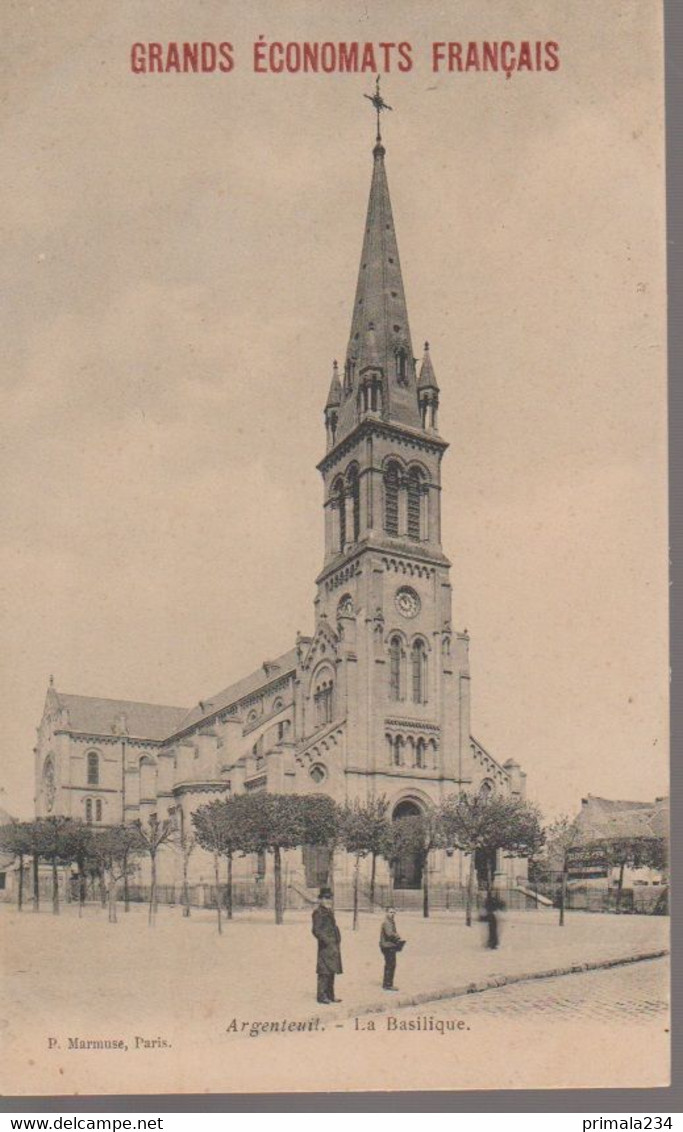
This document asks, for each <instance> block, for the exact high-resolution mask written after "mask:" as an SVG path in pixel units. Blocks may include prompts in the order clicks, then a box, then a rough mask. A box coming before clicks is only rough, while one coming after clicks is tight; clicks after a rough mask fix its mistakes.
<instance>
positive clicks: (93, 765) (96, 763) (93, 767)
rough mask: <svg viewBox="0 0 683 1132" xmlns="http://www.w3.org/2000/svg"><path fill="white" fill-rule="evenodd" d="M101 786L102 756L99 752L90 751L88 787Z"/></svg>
mask: <svg viewBox="0 0 683 1132" xmlns="http://www.w3.org/2000/svg"><path fill="white" fill-rule="evenodd" d="M99 784H100V756H99V755H98V753H97V751H88V786H99Z"/></svg>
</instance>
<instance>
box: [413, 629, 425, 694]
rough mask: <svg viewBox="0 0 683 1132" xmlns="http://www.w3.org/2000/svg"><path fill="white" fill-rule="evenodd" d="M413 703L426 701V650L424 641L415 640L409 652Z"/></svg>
mask: <svg viewBox="0 0 683 1132" xmlns="http://www.w3.org/2000/svg"><path fill="white" fill-rule="evenodd" d="M410 666H411V671H412V682H413V703H415V704H426V703H427V650H426V649H425V645H424V641H415V642H414V643H413V647H412V649H411V653H410Z"/></svg>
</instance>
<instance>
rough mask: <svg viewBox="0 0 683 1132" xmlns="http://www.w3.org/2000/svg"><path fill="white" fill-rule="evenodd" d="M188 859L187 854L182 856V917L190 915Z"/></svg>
mask: <svg viewBox="0 0 683 1132" xmlns="http://www.w3.org/2000/svg"><path fill="white" fill-rule="evenodd" d="M189 864H190V858H189V857H188V855H187V853H184V854H183V916H189V915H190V886H189V884H188V883H187V870H188V868H189Z"/></svg>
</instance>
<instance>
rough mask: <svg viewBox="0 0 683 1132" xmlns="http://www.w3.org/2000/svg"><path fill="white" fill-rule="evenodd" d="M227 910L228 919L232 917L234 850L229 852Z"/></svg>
mask: <svg viewBox="0 0 683 1132" xmlns="http://www.w3.org/2000/svg"><path fill="white" fill-rule="evenodd" d="M225 910H226V912H227V914H228V919H229V920H231V919H232V851H231V852H230V853H228V887H227V891H226V893H225Z"/></svg>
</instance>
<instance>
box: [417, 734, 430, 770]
mask: <svg viewBox="0 0 683 1132" xmlns="http://www.w3.org/2000/svg"><path fill="white" fill-rule="evenodd" d="M426 765H427V753H426V747H425V741H424V739H418V741H417V743H416V745H415V766H417V767H422V768H423V769H424V767H426Z"/></svg>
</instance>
